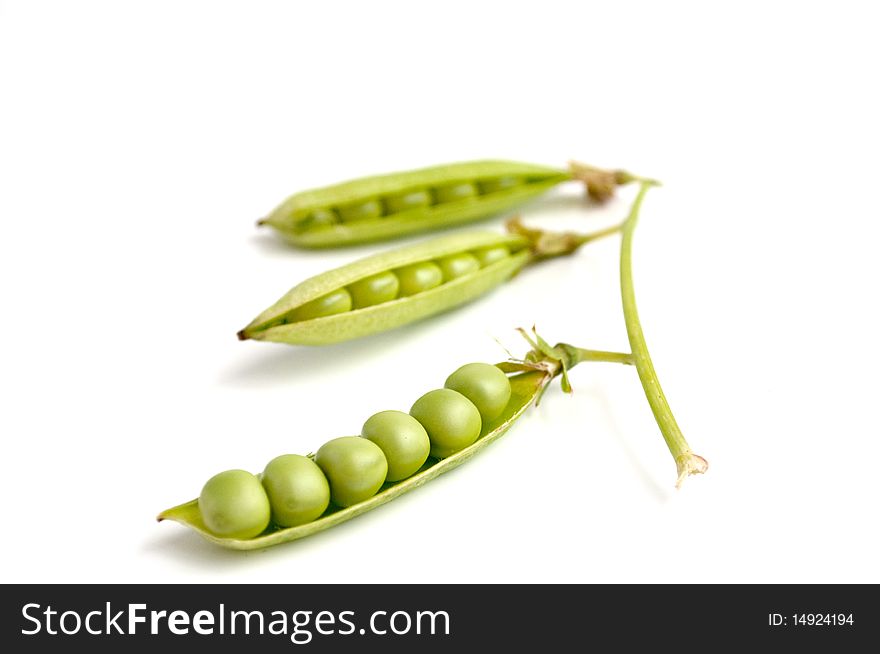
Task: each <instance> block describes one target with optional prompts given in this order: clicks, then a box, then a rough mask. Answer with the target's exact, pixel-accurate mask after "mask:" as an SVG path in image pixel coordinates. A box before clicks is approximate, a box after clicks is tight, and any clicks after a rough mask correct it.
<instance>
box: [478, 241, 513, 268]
mask: <svg viewBox="0 0 880 654" xmlns="http://www.w3.org/2000/svg"><path fill="white" fill-rule="evenodd" d="M474 256H475V257H476V258H477V261H479V262H480V268H485V267H486V266H489V265H491V264H493V263H495V262H496V261H501V260H502V259H506V258H507V257H509V256H510V250H508V249H507V247H505V246H504V245H492V246H489V247H487V248H483V249H482V250H475V251H474Z"/></svg>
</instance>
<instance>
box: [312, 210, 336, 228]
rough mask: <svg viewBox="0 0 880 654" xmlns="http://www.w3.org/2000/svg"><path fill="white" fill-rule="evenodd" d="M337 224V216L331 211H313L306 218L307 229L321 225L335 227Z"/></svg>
mask: <svg viewBox="0 0 880 654" xmlns="http://www.w3.org/2000/svg"><path fill="white" fill-rule="evenodd" d="M338 222H339V216H337V215H336V212H335V211H333V209H315V210H314V211H313V212H312V213H311V214H309V217H308V224H309V227H320V226H321V225H335V224H336V223H338Z"/></svg>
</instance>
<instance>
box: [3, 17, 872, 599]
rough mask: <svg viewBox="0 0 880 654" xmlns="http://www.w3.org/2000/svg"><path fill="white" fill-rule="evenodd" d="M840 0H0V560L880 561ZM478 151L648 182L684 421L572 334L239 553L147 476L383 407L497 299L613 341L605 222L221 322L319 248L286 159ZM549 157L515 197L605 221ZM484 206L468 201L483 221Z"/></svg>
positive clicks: (308, 181)
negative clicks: (384, 476) (431, 298)
mask: <svg viewBox="0 0 880 654" xmlns="http://www.w3.org/2000/svg"><path fill="white" fill-rule="evenodd" d="M870 7H871V3H866V2H864V3H863V2H840V1H839V2H834V3H830V2H829V3H818V2H790V3H789V2H766V1H763V2H737V3H727V4H722V3H699V2H692V3H686V2H671V3H649V2H645V3H636V2H615V3H609V2H601V3H600V2H594V3H587V2H549V1H547V0H545V1H543V2H540V3H535V2H523V3H518V2H473V1H471V2H455V1H451V0H446V1H445V2H430V3H429V2H419V3H414V2H413V3H405V2H370V3H356V2H322V3H317V2H310V3H266V2H249V3H237V4H229V3H219V2H201V3H198V2H143V3H137V2H126V3H116V2H104V3H99V2H80V3H64V2H58V3H48V2H27V3H25V2H9V1H6V2H0V221H2V222H0V226H2V227H0V229H2V231H0V280H2V282H0V283H2V302H0V313H2V316H0V317H2V325H3V338H2V340H0V398H2V399H0V402H2V410H0V432H2V443H3V448H2V463H3V466H2V468H3V472H2V474H0V484H2V487H0V488H2V495H0V497H2V498H3V499H2V520H0V524H2V529H3V531H2V543H3V545H2V548H0V579H2V580H3V581H4V582H51V581H61V582H102V581H103V582H172V581H173V582H181V581H182V582H188V581H233V582H238V581H241V582H244V581H247V582H401V581H403V582H773V583H775V582H875V583H876V582H880V565H878V558H877V552H878V551H880V542H878V540H880V539H878V526H877V500H878V490H880V489H878V486H880V484H878V474H877V466H878V460H880V444H878V437H880V430H878V418H877V406H878V400H877V391H878V386H880V385H878V379H877V373H876V371H877V366H878V363H880V357H878V347H877V341H876V334H877V331H878V326H880V325H878V315H877V292H876V286H877V280H878V264H877V256H876V251H877V248H878V234H880V228H878V220H880V211H878V203H880V198H878V197H877V186H878V180H880V166H878V164H877V158H878V152H880V138H878V136H880V133H878V124H880V123H878V119H877V117H878V115H880V102H878V99H877V95H876V93H877V77H876V75H877V72H876V65H877V62H878V61H880V45H878V41H877V38H876V25H877V20H876V17H875V16H873V15H872V14H871V10H870V9H869V8H870ZM473 158H511V159H518V160H523V161H531V162H535V163H545V164H556V165H562V164H564V163H565V161H567V160H568V159H569V158H580V159H582V160H585V161H588V162H591V163H595V164H599V165H604V166H619V167H625V168H628V169H630V170H633V171H635V172H637V173H641V174H645V175H650V176H654V177H657V178H659V179H661V180H662V181H663V182H664V186H663V188H661V189H658V190H655V191H652V192H651V193H650V194H649V195H648V197H647V199H646V201H645V206H644V211H643V215H642V221H641V225H640V227H639V231H638V232H637V235H636V244H635V245H636V247H635V276H636V290H637V296H638V298H639V306H640V309H641V313H642V319H643V324H644V328H645V333H646V335H647V338H648V343H649V345H650V347H651V351H652V354H653V356H654V362H655V364H656V367H657V370H658V372H659V374H660V378H661V381H662V382H663V384H664V387H665V389H666V392H667V396H668V398H669V400H670V403H671V405H672V408H673V410H674V411H675V413H676V415H677V417H678V420H679V423H680V424H681V427H682V429H683V431H684V433H685V434H686V436H687V437H688V439H689V441H690V443H691V445H692V446H693V448H694V449H695V450H696V451H697V452H699V453H701V454H703V455H704V456H705V457H706V458H707V459H708V460H709V461H710V464H711V467H710V470H709V472H708V473H707V474H706V475H704V476H702V477H694V478H691V479H689V480H688V481H687V482H686V483H685V485H684V487H683V488H682V489H681V490H680V491H675V490H674V488H673V482H674V478H675V474H674V465H673V462H672V459H671V457H670V456H669V454H668V452H667V450H666V448H665V445H664V444H663V441H662V439H661V436H660V434H659V432H658V430H657V428H656V425H655V423H654V421H653V418H652V416H651V414H650V412H649V410H648V406H647V403H646V402H645V399H644V396H643V394H642V390H641V386H640V385H639V383H638V380H637V377H636V374H635V372H634V370H632V369H630V368H623V367H614V366H610V365H592V366H591V365H583V366H581V367H579V368H577V369H576V370H575V371H574V373H573V374H572V382H573V384H574V386H575V393H574V395H573V396H572V397H567V396H564V395H563V394H562V393H561V392H560V391H559V389H558V386H557V387H555V388H554V389H553V390H552V391H550V392H549V393H548V394H547V396H546V398H545V401H544V402H543V403H542V404H541V406H540V407H539V408H537V409H536V410H532V411H531V412H530V413H529V414H527V415H526V416H525V417H523V419H522V420H521V421H520V422H519V423H517V425H516V426H515V427H514V428H513V429H512V430H511V431H510V432H509V434H508V435H506V436H505V437H504V438H503V439H502V440H501V441H499V442H498V443H497V444H496V445H493V446H492V447H491V448H490V449H489V450H487V451H486V452H484V453H483V454H482V455H481V456H479V457H478V458H476V459H474V460H472V461H470V462H469V463H468V464H467V465H465V466H463V467H462V468H459V469H457V470H455V471H454V472H452V473H450V474H448V475H445V476H443V477H441V478H439V479H437V480H435V481H433V482H431V483H430V484H429V485H427V486H425V487H424V488H422V489H420V490H418V491H416V492H414V493H411V494H409V495H407V496H405V497H402V498H400V499H399V500H396V501H394V502H392V503H391V504H389V505H386V506H385V507H383V508H381V509H379V510H376V511H374V512H372V513H370V514H368V515H365V516H363V517H360V518H358V519H357V520H354V521H351V522H349V523H347V524H345V525H342V526H339V527H336V528H333V529H331V530H328V531H327V532H324V533H322V534H320V535H317V536H315V537H312V538H309V539H306V540H304V541H301V542H297V543H291V544H287V545H284V546H280V547H276V548H272V549H270V550H266V551H262V552H255V553H245V554H242V553H233V552H227V551H225V550H221V549H218V548H216V547H214V546H212V545H210V544H208V543H206V542H204V541H202V540H201V539H200V538H199V537H198V536H197V535H196V534H194V533H192V532H190V531H188V530H186V529H184V528H183V527H181V526H179V525H177V524H175V523H161V524H157V523H156V522H155V521H154V517H155V515H156V514H157V513H158V512H159V511H160V510H162V509H164V508H166V507H169V506H172V505H174V504H177V503H179V502H182V501H185V500H188V499H191V498H193V497H195V496H196V495H197V494H198V492H199V489H200V488H201V485H202V484H203V483H204V481H205V480H206V479H207V478H208V477H210V476H211V475H212V474H214V473H216V472H218V471H220V470H223V469H226V468H234V467H239V468H246V469H250V470H253V471H259V470H261V469H262V467H263V465H264V464H265V462H266V461H268V460H269V459H270V458H272V457H273V456H275V455H277V454H281V453H284V452H299V453H305V452H308V451H312V450H314V449H315V448H317V447H318V446H320V444H321V443H322V442H324V441H325V440H328V439H329V438H333V437H336V436H341V435H346V434H353V433H357V432H358V431H359V430H360V426H361V424H362V422H363V420H364V419H366V418H367V417H368V416H369V415H371V414H372V413H374V412H376V411H379V410H382V409H389V408H394V409H402V410H406V409H408V407H409V405H410V404H411V402H412V401H413V400H414V399H416V397H418V396H419V395H420V394H421V393H422V392H424V391H427V390H429V389H431V388H434V387H437V386H439V385H442V382H443V380H444V379H445V377H446V375H447V374H448V373H449V372H450V371H451V370H452V369H454V368H455V367H457V366H458V365H460V364H461V363H465V362H467V361H471V360H484V361H499V360H502V359H503V358H505V353H504V351H503V350H502V349H501V347H499V345H498V343H496V341H495V339H496V338H497V339H498V340H499V341H500V342H501V343H503V344H504V345H505V346H506V347H508V348H510V349H511V350H513V351H515V352H516V353H517V354H522V353H523V352H524V349H523V347H522V346H523V343H521V342H520V341H519V340H518V337H517V335H516V333H515V332H514V328H515V327H517V326H529V325H531V324H532V323H537V325H538V327H539V330H540V331H541V332H542V333H543V335H544V336H545V337H546V338H547V339H548V340H551V341H557V340H565V341H570V342H573V343H576V344H578V345H582V346H584V347H591V348H608V349H624V348H626V347H627V345H626V336H625V331H624V327H623V321H622V319H621V315H620V307H619V297H618V293H619V291H618V286H617V282H618V279H617V256H618V244H619V240H618V239H617V238H611V239H608V240H606V241H604V242H602V243H600V244H596V245H595V246H593V247H590V248H589V249H588V250H585V251H583V252H582V253H580V254H579V255H577V256H576V257H572V258H570V259H568V260H560V261H556V262H551V263H547V264H545V265H542V266H540V267H536V268H534V269H532V270H527V271H525V272H523V274H522V275H521V276H520V277H519V278H518V279H516V280H514V281H513V282H511V283H510V284H507V285H506V286H504V287H503V288H501V289H500V290H498V291H497V292H495V293H494V294H492V295H491V296H489V297H486V298H484V299H482V300H481V301H479V302H476V303H474V304H472V305H469V306H467V307H465V308H463V309H460V310H458V311H456V312H454V313H450V314H447V315H445V316H443V317H441V318H438V319H435V320H431V321H428V322H425V323H422V324H419V325H415V326H411V327H408V328H404V329H400V330H398V331H396V332H394V333H389V334H386V335H382V336H379V337H373V338H369V339H364V340H362V341H359V342H351V343H347V344H341V345H338V346H333V347H326V348H299V347H288V346H283V345H277V344H267V343H255V342H246V343H240V342H238V341H237V340H236V338H235V332H236V331H237V330H238V329H239V328H241V327H242V326H243V325H244V324H245V323H247V322H248V321H249V320H250V319H251V318H252V317H253V316H254V315H256V314H257V313H258V312H259V311H261V310H262V309H263V308H265V307H266V306H268V305H269V304H270V303H271V302H273V301H274V300H275V299H277V297H279V296H280V295H281V294H282V293H283V292H285V291H286V290H287V289H288V288H289V287H290V286H292V285H293V284H295V283H296V282H298V281H300V280H302V279H304V278H305V277H307V276H310V275H312V274H315V273H318V272H320V271H322V270H324V269H328V268H330V267H333V266H335V265H338V264H341V263H343V262H347V261H349V260H351V259H353V258H355V257H357V256H362V255H364V254H367V253H370V252H373V251H378V250H380V249H383V248H385V247H387V244H386V245H377V246H370V247H360V248H355V249H352V250H347V251H331V252H320V253H314V252H302V251H296V250H293V249H290V248H288V247H285V246H284V245H282V244H281V243H280V242H279V241H278V240H277V239H276V238H274V237H273V235H272V234H271V233H265V232H262V231H259V230H257V229H256V228H255V227H254V220H255V219H256V218H259V217H260V216H262V215H263V214H265V213H266V212H267V211H268V210H270V209H271V208H272V207H273V206H274V205H275V204H276V203H277V202H279V201H281V200H282V199H283V198H284V197H285V196H287V195H288V194H290V193H292V192H294V191H298V190H303V189H306V188H310V187H313V186H316V185H321V184H327V183H333V182H337V181H341V180H344V179H347V178H351V177H356V176H361V175H367V174H374V173H379V172H387V171H392V170H400V169H408V168H412V167H416V166H422V165H431V164H436V163H441V162H447V161H456V160H465V159H473ZM632 196H633V189H626V190H625V191H624V192H623V193H622V194H621V195H620V197H619V199H618V200H617V201H615V202H612V203H611V204H610V205H608V206H607V207H605V208H602V209H596V208H594V207H589V206H586V205H584V203H582V202H581V201H580V199H579V198H580V195H579V190H578V189H577V188H576V187H575V186H573V185H571V186H566V187H564V188H563V189H562V190H560V191H559V193H557V194H555V195H554V196H552V197H549V198H547V199H545V200H544V201H542V202H538V203H536V204H533V205H531V206H530V207H528V208H527V210H526V212H525V216H526V218H527V220H528V221H529V222H530V223H532V224H535V225H540V226H546V227H551V226H552V227H565V228H571V229H592V228H596V227H599V226H603V225H607V224H611V223H613V222H615V221H617V220H619V219H620V218H622V217H623V216H624V215H625V213H626V210H627V207H628V203H629V201H630V200H631V199H632ZM500 224H501V221H500V219H499V220H495V221H490V222H489V223H487V225H489V226H490V227H494V228H496V229H497V228H499V227H500Z"/></svg>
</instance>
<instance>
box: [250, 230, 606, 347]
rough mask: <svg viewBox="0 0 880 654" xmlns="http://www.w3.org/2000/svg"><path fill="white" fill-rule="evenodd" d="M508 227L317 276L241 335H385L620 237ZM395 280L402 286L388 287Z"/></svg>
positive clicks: (320, 339) (331, 339)
mask: <svg viewBox="0 0 880 654" xmlns="http://www.w3.org/2000/svg"><path fill="white" fill-rule="evenodd" d="M508 229H509V230H510V232H509V233H507V234H501V233H495V232H470V233H460V234H453V235H449V236H441V237H435V238H433V239H430V240H427V241H423V242H420V243H416V244H414V245H410V246H407V247H402V248H397V249H394V250H391V251H387V252H382V253H379V254H375V255H372V256H368V257H365V258H363V259H359V260H357V261H354V262H352V263H350V264H347V265H344V266H342V267H340V268H336V269H334V270H330V271H327V272H325V273H322V274H320V275H317V276H315V277H311V278H309V279H307V280H305V281H303V282H301V283H300V284H298V285H296V286H294V287H293V288H292V289H291V290H290V291H288V292H287V293H286V294H285V295H284V296H283V297H281V299H279V300H278V301H277V302H276V303H275V304H273V305H272V306H271V307H269V308H268V309H266V310H265V311H263V312H262V313H261V314H260V315H258V316H257V317H256V318H254V319H253V320H252V321H251V322H250V324H249V325H248V326H247V327H245V328H244V329H242V330H241V331H240V332H239V333H238V337H239V338H240V339H241V340H246V339H255V340H262V341H274V342H279V343H291V344H298V345H326V344H329V343H337V342H340V341H346V340H350V339H354V338H359V337H362V336H367V335H370V334H375V333H377V332H381V331H386V330H389V329H393V328H395V327H400V326H401V325H405V324H408V323H411V322H414V321H416V320H421V319H423V318H426V317H428V316H431V315H434V314H437V313H440V312H443V311H447V310H449V309H451V308H453V307H455V306H458V305H460V304H464V303H466V302H469V301H470V300H473V299H474V298H476V297H478V296H480V295H483V294H484V293H487V292H488V291H490V290H491V289H493V288H495V287H496V286H498V285H500V284H501V283H502V282H504V281H506V280H507V279H509V278H511V277H512V276H513V275H515V274H516V273H517V272H519V271H520V270H521V269H522V268H523V267H524V266H525V265H527V264H529V263H531V262H534V261H537V260H540V259H545V258H549V257H554V256H560V255H563V254H569V253H571V252H574V251H575V250H577V249H578V248H579V247H580V246H581V245H583V244H584V243H587V242H589V241H591V240H594V239H596V238H599V237H601V236H605V235H607V234H610V233H613V232H616V231H617V227H613V228H610V229H605V230H602V231H600V232H595V233H593V234H583V235H579V234H569V233H562V234H555V233H548V232H542V231H540V230H531V229H527V228H525V227H523V226H522V225H521V224H520V223H519V222H518V221H511V222H509V223H508ZM394 279H396V280H397V282H398V283H397V285H395V284H393V283H388V282H389V281H391V280H394ZM373 281H375V282H382V284H381V285H380V284H379V283H376V284H372V285H371V284H370V282H373ZM371 288H372V289H373V292H371V291H370V289H371ZM365 289H366V290H365ZM395 294H396V295H395ZM352 297H354V300H352ZM371 301H374V303H372V304H371Z"/></svg>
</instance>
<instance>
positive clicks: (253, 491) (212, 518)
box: [199, 470, 271, 539]
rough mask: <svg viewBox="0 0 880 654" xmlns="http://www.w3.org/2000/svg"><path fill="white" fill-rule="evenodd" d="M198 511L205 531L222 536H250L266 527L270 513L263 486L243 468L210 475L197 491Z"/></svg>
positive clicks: (242, 537) (255, 534)
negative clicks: (206, 529)
mask: <svg viewBox="0 0 880 654" xmlns="http://www.w3.org/2000/svg"><path fill="white" fill-rule="evenodd" d="M199 511H200V513H201V515H202V521H203V522H204V523H205V526H206V527H207V528H208V530H209V531H211V532H212V533H214V534H216V535H217V536H223V537H224V538H241V539H244V538H253V537H254V536H257V535H258V534H260V533H262V532H263V530H265V529H266V527H268V526H269V518H270V516H271V509H270V508H269V498H268V497H267V496H266V491H265V490H263V485H262V484H261V483H260V480H259V479H257V477H256V476H255V475H252V474H251V473H249V472H247V471H246V470H226V471H225V472H221V473H219V474H216V475H214V476H213V477H211V478H210V479H209V480H208V481H207V483H206V484H205V485H204V487H203V488H202V492H201V493H200V494H199Z"/></svg>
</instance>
